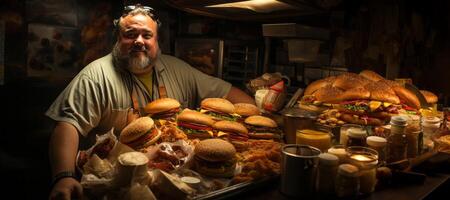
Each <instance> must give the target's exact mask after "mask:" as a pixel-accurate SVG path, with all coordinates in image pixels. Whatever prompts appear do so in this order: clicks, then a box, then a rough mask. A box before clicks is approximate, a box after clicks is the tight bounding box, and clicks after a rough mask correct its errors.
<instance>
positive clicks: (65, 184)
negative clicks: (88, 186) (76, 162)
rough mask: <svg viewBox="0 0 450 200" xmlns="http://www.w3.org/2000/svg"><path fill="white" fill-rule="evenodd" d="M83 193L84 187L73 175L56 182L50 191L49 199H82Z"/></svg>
mask: <svg viewBox="0 0 450 200" xmlns="http://www.w3.org/2000/svg"><path fill="white" fill-rule="evenodd" d="M82 195H83V188H82V187H81V184H80V182H78V181H77V180H75V179H74V178H72V177H66V178H62V179H60V180H59V181H58V182H56V184H55V185H54V186H53V188H52V191H51V192H50V197H49V199H50V200H53V199H64V200H70V199H81V197H82Z"/></svg>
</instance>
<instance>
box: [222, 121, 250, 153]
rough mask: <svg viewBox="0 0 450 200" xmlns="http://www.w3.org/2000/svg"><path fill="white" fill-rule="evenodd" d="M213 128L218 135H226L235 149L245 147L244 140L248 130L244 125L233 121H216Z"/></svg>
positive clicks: (246, 137)
mask: <svg viewBox="0 0 450 200" xmlns="http://www.w3.org/2000/svg"><path fill="white" fill-rule="evenodd" d="M213 127H214V129H215V130H216V131H218V133H217V136H218V137H224V136H226V137H227V138H228V141H229V142H231V143H232V144H233V145H234V147H236V148H237V149H243V148H245V147H246V144H245V142H246V141H247V140H248V137H249V136H248V130H247V128H245V126H244V125H242V124H241V123H238V122H233V121H226V120H223V121H218V122H216V123H214V125H213Z"/></svg>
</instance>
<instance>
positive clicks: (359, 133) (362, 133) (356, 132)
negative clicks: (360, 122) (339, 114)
mask: <svg viewBox="0 0 450 200" xmlns="http://www.w3.org/2000/svg"><path fill="white" fill-rule="evenodd" d="M347 135H348V136H349V137H353V138H363V137H366V136H367V133H366V130H364V129H361V128H349V129H348V130H347Z"/></svg>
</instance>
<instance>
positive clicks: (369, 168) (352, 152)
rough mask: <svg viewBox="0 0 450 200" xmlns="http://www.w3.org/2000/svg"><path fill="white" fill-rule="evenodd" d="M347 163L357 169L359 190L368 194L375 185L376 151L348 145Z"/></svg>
mask: <svg viewBox="0 0 450 200" xmlns="http://www.w3.org/2000/svg"><path fill="white" fill-rule="evenodd" d="M347 154H348V157H349V163H350V164H352V165H354V166H356V167H358V169H359V184H360V187H359V192H360V193H362V194H369V193H372V192H373V191H375V186H376V185H377V164H378V152H377V151H376V150H375V149H371V148H368V147H348V148H347Z"/></svg>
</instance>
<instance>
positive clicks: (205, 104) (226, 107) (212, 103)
mask: <svg viewBox="0 0 450 200" xmlns="http://www.w3.org/2000/svg"><path fill="white" fill-rule="evenodd" d="M200 107H201V108H203V109H206V110H212V111H218V112H222V113H227V114H231V113H234V105H233V104H232V103H231V102H230V101H228V100H226V99H222V98H206V99H203V101H202V102H201V103H200Z"/></svg>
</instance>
